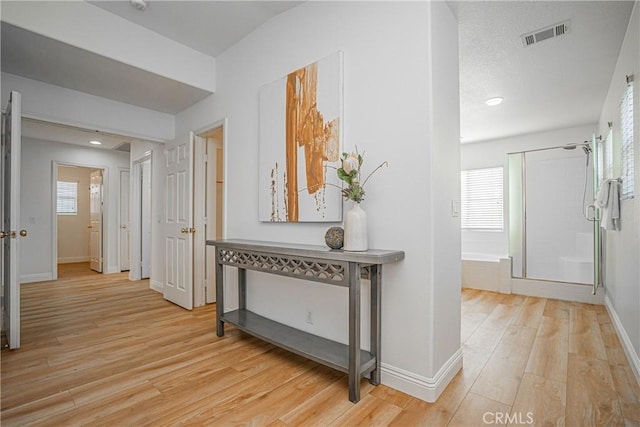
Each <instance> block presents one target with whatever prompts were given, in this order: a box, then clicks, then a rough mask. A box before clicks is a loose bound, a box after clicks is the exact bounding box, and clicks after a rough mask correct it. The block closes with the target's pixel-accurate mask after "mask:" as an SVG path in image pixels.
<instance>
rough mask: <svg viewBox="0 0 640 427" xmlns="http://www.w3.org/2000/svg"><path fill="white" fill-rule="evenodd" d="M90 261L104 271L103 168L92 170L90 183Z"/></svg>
mask: <svg viewBox="0 0 640 427" xmlns="http://www.w3.org/2000/svg"><path fill="white" fill-rule="evenodd" d="M89 220H90V222H91V224H90V225H89V259H90V261H89V263H90V267H91V269H92V270H94V271H97V272H98V273H102V170H98V171H95V172H91V180H90V184H89Z"/></svg>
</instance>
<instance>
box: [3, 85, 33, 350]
mask: <svg viewBox="0 0 640 427" xmlns="http://www.w3.org/2000/svg"><path fill="white" fill-rule="evenodd" d="M20 120H21V96H20V93H18V92H11V95H10V97H9V104H8V106H7V112H6V114H5V116H4V117H3V120H2V169H3V170H2V174H0V175H2V189H3V196H4V197H2V209H0V212H1V213H0V215H1V216H2V218H1V220H2V232H1V233H0V236H2V237H3V239H2V240H3V244H2V252H3V253H2V274H1V275H0V277H2V290H3V302H2V309H3V313H2V317H3V323H4V324H3V326H4V330H5V332H6V335H7V340H8V342H9V348H11V349H15V348H18V347H20V260H19V255H20V253H19V252H18V251H19V249H20V238H21V237H24V236H26V235H27V233H26V231H25V230H20V223H19V221H20V143H21V139H20V138H21V123H20ZM18 230H20V231H18Z"/></svg>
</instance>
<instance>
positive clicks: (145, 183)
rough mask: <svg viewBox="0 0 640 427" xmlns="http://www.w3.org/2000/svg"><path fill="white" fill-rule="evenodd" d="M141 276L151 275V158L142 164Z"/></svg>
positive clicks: (145, 277) (144, 277) (143, 277)
mask: <svg viewBox="0 0 640 427" xmlns="http://www.w3.org/2000/svg"><path fill="white" fill-rule="evenodd" d="M140 190H141V197H140V202H141V205H140V215H141V218H140V255H141V256H140V278H141V279H148V278H149V277H150V276H151V159H147V160H145V161H144V162H142V163H141V164H140Z"/></svg>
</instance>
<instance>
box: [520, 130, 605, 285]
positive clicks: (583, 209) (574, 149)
mask: <svg viewBox="0 0 640 427" xmlns="http://www.w3.org/2000/svg"><path fill="white" fill-rule="evenodd" d="M595 147H597V141H596V138H595V136H594V137H593V138H592V141H591V142H590V143H588V142H585V143H580V144H568V145H564V146H559V147H549V148H542V149H535V150H528V151H522V152H516V153H510V154H509V171H508V173H509V181H508V182H509V193H508V195H509V252H510V257H511V260H512V277H514V278H521V279H535V280H543V281H551V282H562V283H577V284H585V285H592V286H594V294H595V289H596V286H597V285H598V284H599V283H600V271H599V264H600V261H599V255H600V242H599V238H600V229H599V224H598V217H597V216H598V212H597V209H596V208H594V207H593V206H590V205H592V203H593V200H594V195H595V193H596V189H597V185H598V183H599V177H598V176H597V175H598V173H599V171H598V169H599V168H598V167H594V165H597V164H598V162H599V159H598V154H599V153H598V150H597V149H594V148H595Z"/></svg>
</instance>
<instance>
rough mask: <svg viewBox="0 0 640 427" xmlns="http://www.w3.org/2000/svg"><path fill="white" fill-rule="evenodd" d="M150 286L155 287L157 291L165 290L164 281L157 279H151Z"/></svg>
mask: <svg viewBox="0 0 640 427" xmlns="http://www.w3.org/2000/svg"><path fill="white" fill-rule="evenodd" d="M149 288H151V289H153V290H154V291H156V292H160V293H163V292H164V284H163V283H162V282H158V281H157V280H151V279H149Z"/></svg>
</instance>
